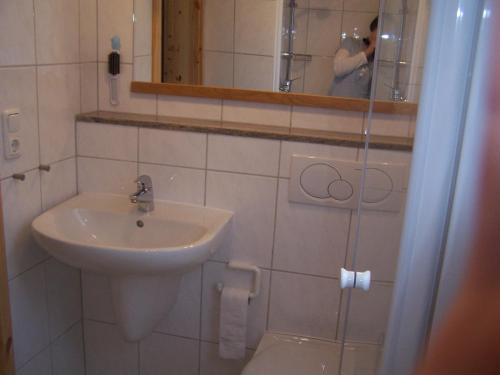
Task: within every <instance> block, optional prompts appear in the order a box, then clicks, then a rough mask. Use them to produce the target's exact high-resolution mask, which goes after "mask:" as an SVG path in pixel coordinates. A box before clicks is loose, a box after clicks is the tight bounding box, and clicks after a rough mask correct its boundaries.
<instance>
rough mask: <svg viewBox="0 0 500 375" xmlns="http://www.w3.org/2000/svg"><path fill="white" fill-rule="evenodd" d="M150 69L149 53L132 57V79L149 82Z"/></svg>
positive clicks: (150, 58)
mask: <svg viewBox="0 0 500 375" xmlns="http://www.w3.org/2000/svg"><path fill="white" fill-rule="evenodd" d="M152 70H153V68H152V57H151V55H148V56H136V57H134V74H133V78H134V81H143V82H151V79H152V78H151V76H152Z"/></svg>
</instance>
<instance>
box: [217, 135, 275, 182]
mask: <svg viewBox="0 0 500 375" xmlns="http://www.w3.org/2000/svg"><path fill="white" fill-rule="evenodd" d="M279 154H280V142H279V141H274V140H268V139H258V138H249V137H233V136H228V135H212V134H210V135H209V136H208V168H209V169H216V170H221V171H229V172H242V173H253V174H261V175H267V176H277V175H278V164H279V156H280V155H279Z"/></svg>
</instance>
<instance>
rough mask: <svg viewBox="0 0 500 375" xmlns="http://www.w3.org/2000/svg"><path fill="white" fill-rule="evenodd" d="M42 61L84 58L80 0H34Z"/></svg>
mask: <svg viewBox="0 0 500 375" xmlns="http://www.w3.org/2000/svg"><path fill="white" fill-rule="evenodd" d="M34 2H35V21H36V53H37V63H38V64H61V63H74V62H78V61H79V60H80V51H79V45H80V44H79V39H80V35H79V32H80V30H79V0H34Z"/></svg>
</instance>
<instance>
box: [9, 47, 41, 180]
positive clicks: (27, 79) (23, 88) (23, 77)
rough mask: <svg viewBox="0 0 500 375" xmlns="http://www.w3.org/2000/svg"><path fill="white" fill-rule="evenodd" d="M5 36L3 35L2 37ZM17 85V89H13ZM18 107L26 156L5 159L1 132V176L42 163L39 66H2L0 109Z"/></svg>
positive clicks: (22, 143)
mask: <svg viewBox="0 0 500 375" xmlns="http://www.w3.org/2000/svg"><path fill="white" fill-rule="evenodd" d="M0 38H1V37H0ZM12 87H15V88H16V89H15V90H12ZM14 108H18V109H19V110H20V111H21V124H20V130H19V133H18V134H19V137H20V140H21V152H22V156H21V157H19V158H16V159H9V160H8V159H5V158H4V155H3V148H4V147H3V132H0V144H1V145H2V152H1V155H0V176H1V177H2V178H4V177H8V176H11V175H12V174H13V173H17V172H22V171H26V170H28V169H32V168H35V167H36V166H37V165H38V164H39V160H38V157H39V150H38V121H37V105H36V72H35V68H34V67H31V68H6V69H0V111H4V110H7V109H14Z"/></svg>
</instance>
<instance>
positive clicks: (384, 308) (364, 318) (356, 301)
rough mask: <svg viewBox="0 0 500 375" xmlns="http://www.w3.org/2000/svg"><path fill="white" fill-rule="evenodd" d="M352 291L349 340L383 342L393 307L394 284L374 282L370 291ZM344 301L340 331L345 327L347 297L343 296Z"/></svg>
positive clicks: (348, 328) (348, 324) (348, 319)
mask: <svg viewBox="0 0 500 375" xmlns="http://www.w3.org/2000/svg"><path fill="white" fill-rule="evenodd" d="M352 293H353V294H352V297H351V307H350V309H349V316H348V318H347V336H346V338H347V340H352V341H362V342H373V343H379V344H382V343H383V342H384V338H385V330H386V327H387V321H388V319H389V312H390V308H391V298H392V285H390V284H381V283H376V282H374V283H372V285H371V287H370V291H369V292H368V293H367V292H365V291H362V290H359V289H352ZM342 303H343V306H342V311H343V316H342V319H341V320H340V325H339V332H343V329H344V324H345V319H344V318H345V308H346V303H347V299H346V298H343V299H342ZM367 312H369V313H367Z"/></svg>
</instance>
